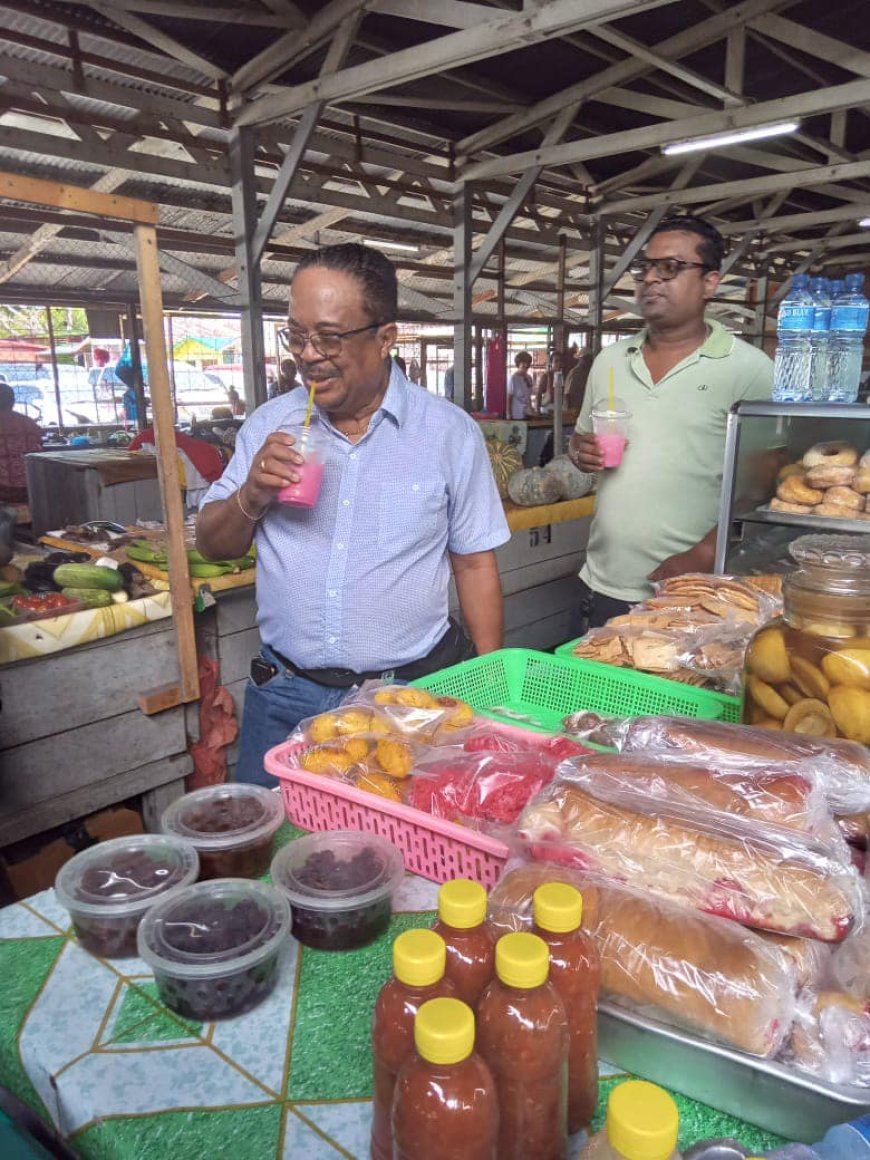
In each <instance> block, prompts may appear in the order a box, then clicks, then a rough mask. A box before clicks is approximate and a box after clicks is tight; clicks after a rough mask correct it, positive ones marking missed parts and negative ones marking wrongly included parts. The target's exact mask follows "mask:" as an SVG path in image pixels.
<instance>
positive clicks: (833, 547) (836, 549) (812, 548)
mask: <svg viewBox="0 0 870 1160" xmlns="http://www.w3.org/2000/svg"><path fill="white" fill-rule="evenodd" d="M788 550H789V554H790V555H791V558H792V559H793V560H794V561H795V562H796V563H798V564H800V565H802V566H807V565H809V566H810V567H825V568H842V569H848V570H850V571H851V570H854V571H858V570H860V569H864V568H870V536H862V535H854V536H853V535H845V536H827V535H824V536H799V537H798V539H796V540H792V542H791V543H790V544H789V546H788Z"/></svg>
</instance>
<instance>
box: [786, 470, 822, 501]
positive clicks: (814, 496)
mask: <svg viewBox="0 0 870 1160" xmlns="http://www.w3.org/2000/svg"><path fill="white" fill-rule="evenodd" d="M776 494H777V498H778V499H784V500H785V502H786V503H802V504H808V505H809V506H810V507H813V506H814V505H815V504H817V503H821V502H822V500H823V499H824V497H825V493H824V492H823V491H818V490H817V489H816V488H814V487H807V485H806V484H805V483H804V481H803V480H802V479H800V478H799V477H798V476H797V475H790V476H789V477H788V479H784V480H783V481H782V483H781V484H780V485H779V487H778V488H777V489H776Z"/></svg>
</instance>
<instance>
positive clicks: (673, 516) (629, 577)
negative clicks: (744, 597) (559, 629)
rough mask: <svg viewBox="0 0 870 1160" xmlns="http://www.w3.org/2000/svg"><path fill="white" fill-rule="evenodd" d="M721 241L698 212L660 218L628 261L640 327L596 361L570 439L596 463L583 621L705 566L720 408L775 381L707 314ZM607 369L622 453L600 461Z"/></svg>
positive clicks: (714, 509) (720, 440) (761, 392)
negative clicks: (598, 426)
mask: <svg viewBox="0 0 870 1160" xmlns="http://www.w3.org/2000/svg"><path fill="white" fill-rule="evenodd" d="M724 253H725V243H724V241H723V239H722V235H721V234H720V233H719V231H718V230H717V229H716V228H715V227H714V226H713V225H711V224H710V223H709V222H708V221H706V220H705V219H704V218H700V217H690V216H686V217H674V218H666V219H664V220H663V221H661V222H660V223H659V224H658V226H657V227H656V228H655V230H653V232H652V234H651V235H650V238H649V241H648V242H647V244H646V249H645V251H644V253H643V254H642V255H641V256H640V257H638V258H635V260H634V261H633V262H632V264H631V265H630V266H629V270H630V271H631V274H632V277H633V278H634V280H635V283H636V284H637V303H638V307H639V311H640V314H641V315H642V316H643V318H644V319H645V321H646V327H645V328H644V329H643V330H642V331H641V332H640V334H638V335H635V336H633V337H631V338H627V339H623V341H622V342H616V343H614V344H613V345H612V346H606V347H605V348H604V349H603V350H602V351H601V353H600V354H599V355H598V357H597V358H596V359H595V361H594V363H593V364H592V370H591V372H590V375H589V382H588V384H587V388H586V397H585V398H584V400H583V408H582V410H581V412H580V416H579V418H578V420H577V425H576V428H575V434H574V435H572V437H571V444H570V451H569V454H570V456H571V458H572V460H573V462H574V463H575V465H576V466H577V467H579V468H580V470H581V471H590V472H593V471H594V472H598V473H599V476H598V480H599V482H598V491H597V496H596V500H595V515H594V516H593V518H592V530H591V533H590V536H589V547H588V551H587V556H586V563H585V564H584V565H583V570H582V571H581V573H580V578H581V580H582V582H583V585H584V603H585V605H586V609H587V612H588V615H589V625H590V627H594V626H596V625H600V624H603V623H604V622H605V621H607V620H609V619H610V618H611V617H613V616H618V615H620V614H622V613H624V612H626V611H627V610H628V609H629V608H630V607H631V605H632V604H635V603H637V602H638V601H640V600H643V599H645V598H646V597H647V596H649V595H651V593H652V586H653V584H654V583H655V582H656V581H659V580H664V579H666V578H668V577H670V576H679V575H682V574H683V573H686V572H709V571H710V570H711V569H712V567H713V562H714V556H715V550H716V528H717V523H718V517H719V501H720V489H721V484H722V470H723V460H724V451H725V428H726V424H727V421H728V413H729V411H730V410H731V407H732V406H733V405H734V404H735V403H737V402H740V401H741V400H743V399H754V400H764V399H769V398H770V393H771V389H772V386H773V363H772V362H771V360H770V359H769V358H768V357H767V355H766V354H764V353H763V352H762V351H760V350H758V349H757V348H756V347H754V346H750V345H749V344H748V343H746V342H741V341H740V339H739V338H735V337H734V335H732V334H729V333H728V331H727V330H726V329H725V328H724V327H723V326H722V324H721V323H720V322H717V321H716V320H715V319H713V318H710V317H708V316H707V315H706V309H707V305H708V303H709V302H710V300H711V299H712V298H713V296H714V295H715V293H716V289H717V287H718V286H719V281H720V277H721V275H720V273H719V271H720V268H721V265H722V259H723V257H724ZM611 376H612V378H613V383H614V387H615V397H616V398H617V399H618V400H619V401H620V403H621V404H622V405H623V406H624V407H625V408H626V409H627V410H628V411H629V412H630V413H631V421H630V426H629V442H628V445H627V447H626V449H625V453H624V455H623V459H622V462H621V463H620V465H619V466H618V467H615V468H610V469H607V470H604V469H603V468H604V462H603V458H602V455H601V451H600V448H599V444H598V440H597V439H596V437H595V435H594V434H592V409H593V407H602V408H604V409H605V410H606V409H607V403H608V398H609V382H610V379H611Z"/></svg>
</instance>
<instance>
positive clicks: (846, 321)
mask: <svg viewBox="0 0 870 1160" xmlns="http://www.w3.org/2000/svg"><path fill="white" fill-rule="evenodd" d="M867 313H868V312H867V307H866V306H835V307H834V308H833V310H832V311H831V330H855V331H857V332H858V333H859V334H863V333H864V331H865V330H866V329H867Z"/></svg>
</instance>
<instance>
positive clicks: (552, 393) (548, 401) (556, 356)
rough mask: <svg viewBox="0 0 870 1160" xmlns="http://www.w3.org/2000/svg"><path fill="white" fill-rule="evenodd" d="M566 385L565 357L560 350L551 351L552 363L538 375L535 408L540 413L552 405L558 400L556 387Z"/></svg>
mask: <svg viewBox="0 0 870 1160" xmlns="http://www.w3.org/2000/svg"><path fill="white" fill-rule="evenodd" d="M560 385H561V387H562V389H563V391H564V387H565V374H564V358H563V355H562V354H561V353H560V352H559V351H558V350H553V351H550V364H549V366H548V367H547V369H546V370H545V371H542V372H541V373H540V375H538V382H537V394H536V405H535V406H534V408H533V409H534V410H536V411H537V412H538V413H540V412H541V411H542V410H543V409H544V408H545V407H550V408H551V409H552V407H553V406H554V405H555V402H556V388H557V387H558V386H560Z"/></svg>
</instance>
